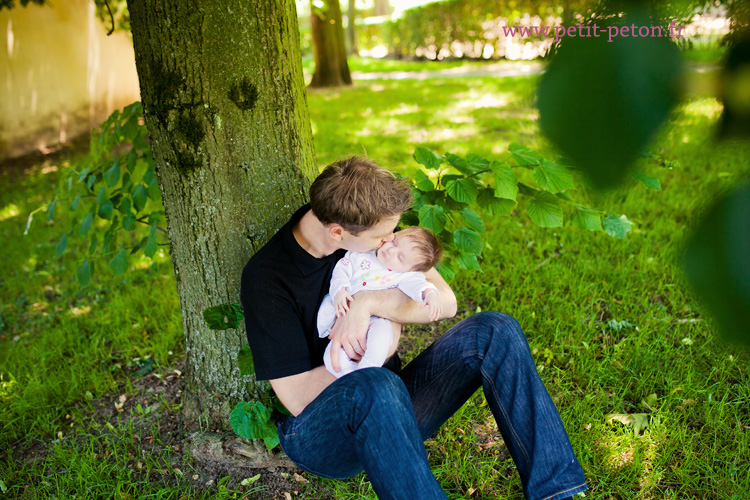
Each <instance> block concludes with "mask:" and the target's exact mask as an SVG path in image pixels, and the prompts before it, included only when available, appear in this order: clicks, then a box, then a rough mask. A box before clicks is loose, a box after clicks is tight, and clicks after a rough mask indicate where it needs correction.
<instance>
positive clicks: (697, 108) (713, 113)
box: [682, 98, 724, 120]
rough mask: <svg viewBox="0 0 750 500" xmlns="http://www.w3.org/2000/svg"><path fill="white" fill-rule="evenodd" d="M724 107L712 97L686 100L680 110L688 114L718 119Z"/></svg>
mask: <svg viewBox="0 0 750 500" xmlns="http://www.w3.org/2000/svg"><path fill="white" fill-rule="evenodd" d="M723 109H724V107H723V106H722V105H721V103H719V101H717V100H716V99H713V98H708V99H696V100H693V101H690V102H688V103H687V104H685V105H684V106H683V107H682V112H683V113H685V114H686V115H688V116H697V117H705V118H710V119H712V120H715V119H718V118H719V116H721V112H722V110H723Z"/></svg>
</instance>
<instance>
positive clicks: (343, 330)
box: [328, 292, 370, 373]
mask: <svg viewBox="0 0 750 500" xmlns="http://www.w3.org/2000/svg"><path fill="white" fill-rule="evenodd" d="M360 293H361V292H360ZM369 326H370V311H369V310H368V309H367V308H366V307H365V304H364V302H363V301H359V300H358V301H355V302H352V303H351V304H349V311H348V313H347V314H346V315H344V316H341V317H340V318H337V319H336V322H335V323H334V324H333V328H331V334H330V335H329V336H328V338H329V339H331V366H332V367H333V370H334V371H335V372H336V373H338V372H339V371H341V364H340V363H339V354H340V353H341V349H340V348H341V347H343V348H344V351H345V352H346V354H347V355H348V356H349V358H350V359H352V360H353V361H359V360H360V359H362V355H363V354H364V353H365V350H366V349H367V329H368V328H369Z"/></svg>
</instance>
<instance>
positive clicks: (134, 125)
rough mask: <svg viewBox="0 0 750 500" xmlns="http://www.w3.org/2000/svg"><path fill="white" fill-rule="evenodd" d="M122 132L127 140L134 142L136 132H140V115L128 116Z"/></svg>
mask: <svg viewBox="0 0 750 500" xmlns="http://www.w3.org/2000/svg"><path fill="white" fill-rule="evenodd" d="M121 132H122V135H123V136H124V137H125V139H126V140H128V141H130V142H133V139H135V136H136V134H138V117H137V116H131V117H130V118H128V119H127V121H125V123H124V124H123V126H122V130H121Z"/></svg>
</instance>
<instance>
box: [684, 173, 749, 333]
mask: <svg viewBox="0 0 750 500" xmlns="http://www.w3.org/2000/svg"><path fill="white" fill-rule="evenodd" d="M684 261H685V270H686V275H687V278H688V282H689V283H690V285H691V287H692V289H693V291H694V292H695V294H696V296H697V298H698V299H699V301H700V303H701V304H704V305H705V307H706V310H707V312H708V313H709V314H710V315H711V316H712V317H713V318H714V320H715V321H716V326H717V327H718V330H719V333H720V334H721V335H722V337H724V338H725V339H727V340H731V341H735V342H744V343H745V345H750V326H749V325H750V185H745V186H743V187H741V188H739V189H737V190H735V191H734V192H732V193H730V194H728V195H725V196H722V197H721V198H720V199H718V200H717V201H716V202H715V203H714V204H713V206H712V207H711V208H710V209H709V210H708V212H707V213H706V214H705V216H703V217H702V219H701V221H700V222H699V223H698V226H697V227H696V228H695V231H694V232H693V234H692V235H691V236H690V237H689V238H688V242H687V248H686V250H685V258H684Z"/></svg>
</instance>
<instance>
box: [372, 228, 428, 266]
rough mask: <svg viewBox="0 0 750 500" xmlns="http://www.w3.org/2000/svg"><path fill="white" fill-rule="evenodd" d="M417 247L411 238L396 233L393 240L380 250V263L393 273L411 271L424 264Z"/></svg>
mask: <svg viewBox="0 0 750 500" xmlns="http://www.w3.org/2000/svg"><path fill="white" fill-rule="evenodd" d="M415 247H416V243H414V242H413V241H412V239H411V238H409V237H407V236H403V235H401V236H399V234H398V233H396V236H395V237H394V238H393V240H391V241H387V242H385V243H383V246H381V247H380V248H379V249H378V251H377V257H378V261H380V263H381V264H383V265H384V266H385V267H387V268H388V269H390V270H392V271H397V272H400V273H405V272H408V271H411V270H412V269H414V268H415V267H416V266H418V265H419V264H420V263H421V262H422V261H421V259H420V255H419V253H418V252H417V250H416V248H415Z"/></svg>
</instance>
